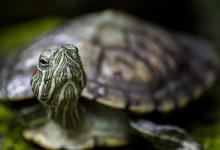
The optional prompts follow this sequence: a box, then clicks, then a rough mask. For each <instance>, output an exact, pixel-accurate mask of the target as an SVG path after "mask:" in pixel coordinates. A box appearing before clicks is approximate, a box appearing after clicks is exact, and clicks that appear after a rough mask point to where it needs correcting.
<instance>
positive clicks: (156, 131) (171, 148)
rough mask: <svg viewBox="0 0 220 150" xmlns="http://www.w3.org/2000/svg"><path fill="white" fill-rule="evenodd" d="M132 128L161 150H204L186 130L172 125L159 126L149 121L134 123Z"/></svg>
mask: <svg viewBox="0 0 220 150" xmlns="http://www.w3.org/2000/svg"><path fill="white" fill-rule="evenodd" d="M131 126H132V127H133V129H135V131H137V132H138V133H139V134H140V135H141V136H143V137H144V138H146V139H147V140H148V141H150V142H151V143H152V145H153V146H154V147H155V148H157V149H159V150H202V149H203V148H202V145H200V144H199V143H197V142H196V141H195V140H194V139H193V138H192V137H191V136H190V135H189V134H188V133H187V132H186V131H185V130H184V129H181V128H179V127H176V126H171V125H158V124H155V123H153V122H150V121H147V120H138V121H132V122H131Z"/></svg>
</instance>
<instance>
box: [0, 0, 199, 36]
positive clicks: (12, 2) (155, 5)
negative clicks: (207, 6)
mask: <svg viewBox="0 0 220 150" xmlns="http://www.w3.org/2000/svg"><path fill="white" fill-rule="evenodd" d="M196 5H197V4H196V3H195V2H194V3H193V2H192V1H191V0H182V1H179V0H178V1H177V0H166V1H165V0H4V1H1V5H0V18H1V19H0V26H1V27H5V26H8V25H11V24H15V23H18V22H23V21H27V20H31V19H36V18H39V17H45V16H64V17H69V18H72V17H74V16H77V15H81V14H85V13H90V12H94V11H100V10H104V9H109V8H114V9H119V10H124V11H126V12H129V13H131V14H134V15H136V16H139V17H141V18H144V19H147V20H150V21H152V22H157V23H159V24H162V25H164V26H167V27H169V28H171V29H176V30H183V31H188V32H193V33H195V32H197V26H198V25H199V22H200V18H199V15H198V10H197V7H198V6H196Z"/></svg>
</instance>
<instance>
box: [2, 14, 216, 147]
mask: <svg viewBox="0 0 220 150" xmlns="http://www.w3.org/2000/svg"><path fill="white" fill-rule="evenodd" d="M72 44H74V45H75V46H76V47H77V48H76V47H75V46H74V45H72ZM45 50H46V51H45ZM14 61H16V63H12V65H9V66H10V69H9V67H7V68H5V69H4V70H3V71H2V73H1V91H0V95H1V97H2V98H3V99H11V100H19V99H20V100H21V99H26V98H30V97H33V93H34V95H35V96H36V98H37V99H38V100H39V101H40V102H41V103H42V104H43V105H44V106H45V107H46V108H47V110H48V112H49V118H50V119H49V120H48V121H47V122H45V123H44V124H43V125H40V126H38V127H34V128H32V129H29V130H27V131H25V132H24V136H25V138H26V139H28V140H31V141H33V142H35V143H37V144H39V145H41V146H42V147H45V148H48V149H71V150H72V149H87V148H93V147H96V146H106V147H116V146H121V145H125V144H127V143H128V142H130V141H131V140H132V139H133V137H135V136H134V134H133V133H134V131H136V132H137V133H139V135H140V136H143V137H145V138H146V139H147V140H149V141H150V142H151V143H152V144H153V145H155V146H156V147H157V148H158V149H162V150H165V149H169V150H199V149H201V147H200V145H199V144H197V143H196V142H195V141H194V140H193V139H192V138H191V137H190V135H188V134H187V133H186V132H185V131H184V130H183V129H180V128H178V127H176V126H171V125H158V124H155V123H153V122H150V121H147V120H145V119H147V118H144V115H143V114H147V113H150V112H153V111H158V112H161V113H165V112H169V111H171V110H173V109H175V108H182V107H183V106H185V105H186V104H187V103H188V102H189V101H190V100H191V99H195V98H198V97H199V96H200V95H201V93H202V92H203V91H204V90H206V89H207V88H208V87H210V86H211V85H212V84H213V83H214V81H215V79H216V76H217V73H218V62H217V58H216V56H215V54H214V52H213V51H212V49H211V47H210V46H209V44H207V42H205V41H203V40H201V39H198V38H195V37H191V36H187V35H179V34H174V33H169V32H167V31H165V30H164V29H161V28H159V27H156V26H155V25H154V26H153V25H151V24H148V23H146V22H143V21H140V20H138V19H136V18H134V17H131V16H128V15H126V14H123V13H121V12H116V11H106V12H102V13H97V14H92V15H88V16H85V17H81V18H79V19H76V20H74V21H72V22H70V23H69V24H67V25H66V26H64V27H63V28H61V29H59V30H57V31H56V32H54V33H52V34H50V35H48V36H47V37H44V38H42V39H41V40H39V41H36V42H35V43H33V44H32V45H31V46H30V47H28V48H27V49H25V50H24V51H23V52H21V53H20V54H19V55H18V56H17V57H16V58H15V60H14ZM81 61H82V62H81ZM36 64H37V67H36V69H33V68H34V66H35V65H36ZM31 70H35V71H34V73H33V74H34V75H33V78H32V80H31V76H32V71H31ZM30 80H31V86H32V89H33V93H32V91H31V88H30V85H29V84H30ZM83 89H84V90H83ZM134 114H135V115H134ZM134 116H135V117H134ZM138 116H139V117H138Z"/></svg>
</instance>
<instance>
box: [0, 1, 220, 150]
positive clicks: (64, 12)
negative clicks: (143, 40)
mask: <svg viewBox="0 0 220 150" xmlns="http://www.w3.org/2000/svg"><path fill="white" fill-rule="evenodd" d="M109 8H111V9H118V10H123V11H125V12H128V13H130V14H132V15H135V16H137V17H139V18H142V19H144V20H148V21H150V22H154V23H157V24H159V25H161V26H163V27H166V28H168V29H170V30H174V31H178V32H187V33H190V34H196V35H198V36H202V37H205V38H206V39H208V40H209V41H211V42H212V43H213V45H214V47H216V50H217V51H218V52H220V1H218V0H194V1H191V0H182V1H177V0H167V1H164V0H139V1H137V0H120V1H119V0H106V1H103V0H20V1H18V0H17V1H15V0H7V1H1V5H0V58H1V59H0V67H2V66H4V59H3V58H6V56H10V55H11V54H12V53H14V52H15V51H18V50H22V48H24V47H25V46H27V45H28V44H29V43H30V42H31V41H34V40H35V39H37V38H39V37H40V36H43V35H45V34H46V33H48V32H51V31H53V30H54V29H56V28H57V27H59V26H61V25H62V24H64V23H65V22H66V21H67V20H69V19H71V18H74V17H77V16H80V15H83V14H88V13H91V12H97V11H101V10H105V9H109ZM219 90H220V88H219V85H218V84H217V86H216V87H214V88H213V89H211V90H210V91H208V93H207V94H205V95H204V96H203V97H202V98H201V100H200V101H197V102H194V103H193V104H192V105H191V106H189V107H188V108H187V109H186V110H185V111H184V112H183V113H182V114H180V116H181V117H176V115H171V116H170V118H171V117H174V119H170V120H171V121H174V122H175V121H176V120H175V117H176V118H178V121H176V122H178V123H179V125H180V126H182V127H185V128H187V129H188V130H189V131H190V132H191V133H192V134H193V135H194V137H195V138H196V139H197V140H199V141H200V142H202V143H204V145H205V146H206V147H207V148H206V149H207V150H219V149H220V109H219V108H220V102H219V100H220V95H219ZM168 120H169V119H168ZM183 122H188V123H187V124H182V123H183ZM22 128H23V126H22V125H20V124H19V123H18V122H17V121H15V116H14V114H13V112H12V111H11V110H10V109H8V108H6V107H5V106H3V105H0V149H5V150H8V149H10V150H11V149H12V150H13V149H16V150H24V149H39V148H37V147H34V148H33V145H32V144H31V143H28V142H26V141H25V140H23V138H22V136H21V130H22ZM133 147H135V146H133ZM132 149H135V148H132ZM137 149H138V148H137Z"/></svg>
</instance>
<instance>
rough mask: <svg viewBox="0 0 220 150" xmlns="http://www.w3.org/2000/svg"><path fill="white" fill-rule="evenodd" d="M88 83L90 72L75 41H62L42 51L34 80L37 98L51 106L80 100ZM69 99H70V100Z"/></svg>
mask: <svg viewBox="0 0 220 150" xmlns="http://www.w3.org/2000/svg"><path fill="white" fill-rule="evenodd" d="M85 85H86V75H85V72H84V69H83V65H82V62H81V59H80V56H79V54H78V49H77V48H76V47H75V46H73V45H70V44H69V45H62V46H60V47H59V48H56V49H50V50H46V51H44V52H42V53H41V55H40V58H39V61H38V65H37V67H36V71H35V73H34V74H33V77H32V80H31V86H32V90H33V92H34V95H35V96H36V97H37V99H38V100H39V101H40V102H41V103H43V104H44V105H46V106H48V107H50V108H56V107H58V106H59V105H63V104H67V103H68V104H69V101H71V102H72V103H74V104H77V101H78V99H79V97H80V95H81V93H82V90H83V88H84V87H85ZM68 100H69V101H68Z"/></svg>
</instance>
